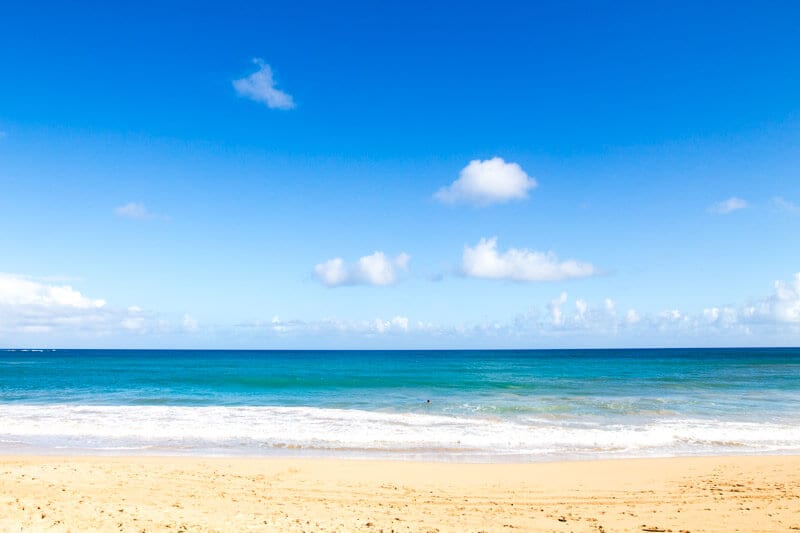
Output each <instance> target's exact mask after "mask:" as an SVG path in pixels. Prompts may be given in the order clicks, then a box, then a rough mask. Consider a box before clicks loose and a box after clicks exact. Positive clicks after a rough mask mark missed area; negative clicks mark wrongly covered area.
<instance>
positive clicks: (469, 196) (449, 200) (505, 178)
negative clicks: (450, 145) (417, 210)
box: [434, 157, 538, 207]
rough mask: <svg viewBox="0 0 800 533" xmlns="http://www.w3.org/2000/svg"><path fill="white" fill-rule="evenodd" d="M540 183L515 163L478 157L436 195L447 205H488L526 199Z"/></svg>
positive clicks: (494, 158) (435, 195)
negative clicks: (483, 159) (479, 158)
mask: <svg viewBox="0 0 800 533" xmlns="http://www.w3.org/2000/svg"><path fill="white" fill-rule="evenodd" d="M537 185H538V183H537V182H536V180H535V179H533V178H531V177H530V176H528V174H527V173H525V171H524V170H522V167H520V166H519V165H518V164H516V163H506V162H505V161H504V160H503V159H502V158H501V157H493V158H492V159H487V160H485V161H481V160H478V159H475V160H473V161H470V162H469V164H468V165H467V166H466V167H464V168H463V169H461V172H460V173H459V175H458V179H456V180H455V181H454V182H453V183H451V184H450V185H448V186H446V187H442V188H441V189H439V190H438V191H437V192H436V194H434V198H436V199H437V200H439V201H440V202H442V203H445V204H456V203H467V204H472V205H476V206H481V207H482V206H487V205H491V204H499V203H505V202H510V201H512V200H524V199H525V198H527V197H528V191H530V190H533V189H535V188H536V186H537Z"/></svg>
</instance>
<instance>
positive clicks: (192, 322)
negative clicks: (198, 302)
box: [182, 314, 199, 331]
mask: <svg viewBox="0 0 800 533" xmlns="http://www.w3.org/2000/svg"><path fill="white" fill-rule="evenodd" d="M182 324H183V329H185V330H187V331H197V328H198V327H199V325H198V323H197V320H196V319H195V318H193V317H192V316H191V315H189V314H185V315H183V321H182Z"/></svg>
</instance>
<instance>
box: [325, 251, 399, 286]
mask: <svg viewBox="0 0 800 533" xmlns="http://www.w3.org/2000/svg"><path fill="white" fill-rule="evenodd" d="M409 261H411V256H410V255H408V254H407V253H405V252H402V253H400V254H399V255H398V256H397V257H395V258H394V259H390V258H388V257H387V256H386V254H384V253H383V252H375V253H373V254H372V255H365V256H363V257H361V258H359V259H358V261H356V263H355V264H353V265H350V266H348V265H346V264H345V262H344V259H342V258H341V257H335V258H333V259H329V260H328V261H325V262H324V263H319V264H318V265H316V266H315V267H314V272H315V273H316V275H317V278H318V279H319V280H320V281H321V282H322V283H323V284H324V285H327V286H328V287H339V286H342V285H391V284H393V283H394V282H395V281H397V276H398V274H399V273H400V272H401V271H406V270H408V263H409Z"/></svg>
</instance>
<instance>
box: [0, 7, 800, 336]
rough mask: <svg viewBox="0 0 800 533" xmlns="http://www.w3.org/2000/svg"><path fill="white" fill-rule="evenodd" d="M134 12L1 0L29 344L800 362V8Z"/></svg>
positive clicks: (5, 281) (18, 304)
mask: <svg viewBox="0 0 800 533" xmlns="http://www.w3.org/2000/svg"><path fill="white" fill-rule="evenodd" d="M117 4H119V3H115V2H111V3H99V2H98V3H94V2H92V3H89V2H87V3H48V2H35V1H34V2H18V1H14V0H11V1H8V2H3V4H2V6H0V346H3V347H9V348H18V347H54V348H55V347H85V348H265V349H269V348H298V349H302V348H332V349H354V348H365V349H366V348H380V349H393V348H422V349H427V348H583V347H653V346H797V345H800V149H799V148H800V32H798V31H797V28H798V27H800V6H798V5H797V4H796V3H794V2H719V3H717V2H703V3H697V2H679V1H678V2H675V1H673V2H647V3H642V2H620V1H616V2H577V1H575V2H550V3H544V2H541V3H534V2H504V1H496V2H491V3H478V2H435V3H431V2H424V3H422V2H395V3H376V2H347V1H343V2H336V3H330V2H320V3H317V2H303V1H292V2H263V3H255V2H236V1H231V2H226V3H224V5H221V4H219V3H218V2H217V3H205V2H147V1H144V2H137V3H134V4H130V5H117ZM256 4H257V5H256ZM700 4H702V5H700Z"/></svg>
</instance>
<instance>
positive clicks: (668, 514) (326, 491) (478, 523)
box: [0, 455, 800, 533]
mask: <svg viewBox="0 0 800 533" xmlns="http://www.w3.org/2000/svg"><path fill="white" fill-rule="evenodd" d="M0 472H2V476H0V529H2V530H19V529H20V528H21V529H22V530H26V531H27V530H36V531H40V530H43V531H70V530H71V531H80V530H98V531H137V532H141V531H143V530H144V531H163V530H171V531H243V530H253V531H322V530H325V531H375V532H377V531H380V530H381V529H383V531H384V532H386V533H388V532H389V531H393V530H394V531H425V532H427V531H442V532H444V531H510V530H511V531H513V530H518V531H670V530H671V531H673V532H676V533H677V532H679V531H691V532H697V531H730V530H734V529H739V530H741V531H790V530H792V529H798V530H800V456H798V455H734V456H730V455H729V456H696V457H669V458H636V459H594V460H574V461H554V462H536V463H453V462H422V461H409V460H385V459H360V458H359V459H349V458H341V457H337V458H327V457H324V458H287V457H262V458H251V457H198V456H141V455H124V456H119V455H116V456H75V455H70V456H64V455H59V456H54V455H3V456H0Z"/></svg>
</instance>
